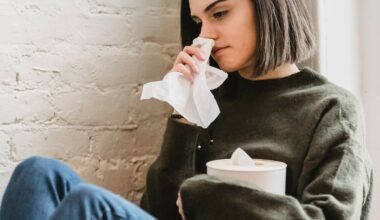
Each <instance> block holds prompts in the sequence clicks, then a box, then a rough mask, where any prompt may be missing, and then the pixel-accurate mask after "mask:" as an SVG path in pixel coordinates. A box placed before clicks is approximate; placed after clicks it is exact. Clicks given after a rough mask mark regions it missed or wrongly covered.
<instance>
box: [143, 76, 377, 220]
mask: <svg viewBox="0 0 380 220" xmlns="http://www.w3.org/2000/svg"><path fill="white" fill-rule="evenodd" d="M213 93H214V95H215V98H216V99H217V102H218V105H219V107H220V110H221V114H220V115H219V116H218V117H217V119H216V120H215V121H214V122H213V123H212V124H211V126H210V127H208V128H207V129H202V128H201V127H198V126H193V125H189V124H185V123H182V122H179V121H178V120H176V119H171V118H169V119H168V122H167V128H166V132H165V136H164V140H163V144H162V148H161V151H160V154H159V156H158V158H157V159H156V161H155V162H154V163H153V164H152V166H151V167H150V170H149V172H148V175H147V187H146V192H145V193H144V196H143V198H142V201H141V206H142V207H143V208H144V209H146V210H147V211H149V212H150V213H151V214H153V215H154V216H156V217H157V218H158V219H161V220H176V219H181V217H180V215H179V214H178V208H177V207H176V199H177V193H178V191H180V193H181V197H182V202H183V209H184V212H185V216H186V220H213V219H218V220H223V219H226V220H227V219H239V220H240V219H242V220H244V219H255V220H257V219H334V220H340V219H342V220H343V219H344V220H347V219H368V215H369V207H370V201H371V194H372V193H371V192H372V182H373V180H372V179H373V177H372V167H371V162H370V160H369V157H368V154H367V151H366V148H365V144H364V134H363V131H364V128H363V117H362V111H361V108H360V105H359V103H358V101H357V99H356V98H355V97H354V96H353V95H351V94H350V93H349V92H348V91H346V90H344V89H342V88H340V87H338V86H337V85H335V84H333V83H331V82H329V81H328V80H327V79H326V78H325V77H323V76H322V75H320V74H318V73H315V72H314V71H312V70H310V69H304V70H302V71H300V72H298V73H295V74H292V75H290V76H287V77H284V78H280V79H269V80H258V81H257V80H256V81H252V80H248V79H245V78H242V77H241V76H240V75H239V74H230V75H229V77H228V79H227V80H226V82H225V83H224V84H223V85H222V86H221V87H220V88H218V89H217V90H214V91H213ZM237 147H240V148H242V149H243V150H245V151H246V152H247V153H248V154H249V155H251V156H252V157H254V158H260V159H270V160H277V161H282V162H284V163H286V164H287V176H286V195H277V194H272V193H269V192H265V191H262V190H260V189H258V188H256V187H254V186H247V185H244V184H240V183H238V182H236V183H228V182H223V181H221V180H218V179H216V178H213V177H210V176H208V175H206V174H204V173H205V172H206V165H205V164H206V162H207V161H210V160H215V159H221V158H229V157H230V156H231V154H232V152H233V151H234V150H235V149H236V148H237Z"/></svg>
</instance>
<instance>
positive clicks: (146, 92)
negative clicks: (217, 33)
mask: <svg viewBox="0 0 380 220" xmlns="http://www.w3.org/2000/svg"><path fill="white" fill-rule="evenodd" d="M193 45H194V46H200V48H201V50H202V51H203V53H204V55H205V57H206V60H204V61H200V60H198V59H197V58H196V57H195V56H193V57H192V58H193V59H194V61H195V63H196V64H197V66H198V69H199V73H197V74H195V75H194V81H193V82H190V81H189V80H188V79H186V78H185V77H184V75H183V74H182V73H180V72H169V73H167V74H166V75H165V77H164V79H163V80H162V81H156V82H150V83H146V84H145V85H144V87H143V91H142V94H141V99H150V98H155V99H158V100H161V101H165V102H167V103H168V104H170V105H171V106H172V107H173V108H174V109H175V110H176V111H177V112H178V113H180V114H181V115H182V116H183V117H184V118H186V119H187V120H188V121H190V122H193V123H195V124H197V125H199V126H201V127H203V128H207V127H208V126H209V125H210V124H211V122H213V121H214V120H215V119H216V117H217V116H218V115H219V113H220V110H219V107H218V104H217V102H216V100H215V98H214V96H213V94H212V93H211V91H210V90H213V89H216V88H217V87H219V86H220V85H221V84H222V83H223V82H224V81H225V80H226V79H227V73H225V72H223V71H222V70H220V69H217V68H214V67H212V66H210V65H209V64H208V59H209V57H210V54H211V50H212V47H213V46H214V41H213V40H212V39H206V38H200V37H198V38H196V39H194V41H193Z"/></svg>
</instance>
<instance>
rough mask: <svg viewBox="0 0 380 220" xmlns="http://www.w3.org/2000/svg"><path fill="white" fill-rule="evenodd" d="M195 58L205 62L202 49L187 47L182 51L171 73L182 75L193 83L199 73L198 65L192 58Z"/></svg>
mask: <svg viewBox="0 0 380 220" xmlns="http://www.w3.org/2000/svg"><path fill="white" fill-rule="evenodd" d="M193 56H195V57H196V58H197V59H198V60H205V57H204V55H203V52H202V51H201V49H200V48H198V47H195V46H186V47H185V48H184V49H183V51H181V52H180V53H179V54H178V56H177V59H176V61H175V62H174V66H173V68H172V70H171V71H176V72H180V73H182V74H183V75H184V76H185V77H186V78H187V79H188V80H190V81H193V79H194V75H195V74H196V73H198V72H199V68H198V65H197V64H196V62H195V60H194V59H193V58H192V57H193Z"/></svg>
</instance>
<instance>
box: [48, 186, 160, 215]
mask: <svg viewBox="0 0 380 220" xmlns="http://www.w3.org/2000/svg"><path fill="white" fill-rule="evenodd" d="M49 219H50V220H67V219H70V220H93V219H97V220H98V219H99V220H100V219H102V220H154V219H155V218H154V217H152V216H151V215H149V214H148V213H147V212H145V211H144V210H142V209H141V208H139V207H138V206H136V205H134V204H132V203H131V202H129V201H127V200H125V199H123V198H122V197H120V196H118V195H116V194H114V193H112V192H110V191H107V190H105V189H103V188H100V187H97V186H95V185H91V184H86V183H81V184H78V185H76V186H75V187H74V188H73V189H72V190H71V191H70V192H69V194H68V195H67V197H66V198H65V199H64V200H63V201H62V203H61V204H60V205H59V206H58V207H57V209H56V210H55V212H54V213H53V214H52V216H51V217H50V218H49Z"/></svg>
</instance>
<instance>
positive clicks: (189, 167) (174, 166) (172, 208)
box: [141, 118, 201, 220]
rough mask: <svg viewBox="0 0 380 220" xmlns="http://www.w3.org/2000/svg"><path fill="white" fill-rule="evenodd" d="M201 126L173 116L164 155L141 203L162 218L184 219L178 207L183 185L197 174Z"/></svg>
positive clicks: (150, 174) (155, 166)
mask: <svg viewBox="0 0 380 220" xmlns="http://www.w3.org/2000/svg"><path fill="white" fill-rule="evenodd" d="M200 130H201V128H200V127H197V126H192V125H190V124H187V123H183V122H180V121H179V120H178V119H173V118H169V119H168V122H167V127H166V131H165V135H164V140H163V144H162V147H161V151H160V154H159V156H158V158H157V159H156V161H155V162H154V163H153V164H152V166H151V167H150V169H149V171H148V175H147V183H146V192H145V193H144V195H143V198H142V200H141V206H142V208H144V209H145V210H147V211H148V212H150V213H151V214H153V215H154V216H155V217H157V218H158V219H170V220H176V219H181V217H180V215H179V213H178V209H177V206H176V199H177V195H178V190H179V186H180V184H181V183H182V182H183V181H184V180H185V179H187V178H189V177H192V176H194V174H195V170H194V154H195V146H196V144H197V140H198V135H199V132H200Z"/></svg>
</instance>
